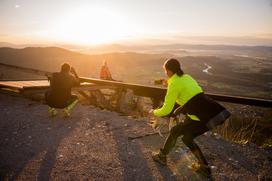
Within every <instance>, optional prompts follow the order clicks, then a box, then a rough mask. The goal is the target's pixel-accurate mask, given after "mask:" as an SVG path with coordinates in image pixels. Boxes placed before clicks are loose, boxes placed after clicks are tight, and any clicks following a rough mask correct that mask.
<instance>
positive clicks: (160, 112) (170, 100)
mask: <svg viewBox="0 0 272 181" xmlns="http://www.w3.org/2000/svg"><path fill="white" fill-rule="evenodd" d="M177 97H178V89H177V88H176V87H175V85H174V84H170V85H169V86H168V88H167V93H166V96H165V98H164V103H163V106H162V107H161V108H159V109H156V110H154V112H153V114H154V115H155V116H158V117H163V116H167V115H168V114H170V113H171V111H172V110H173V108H174V106H175V103H176V100H177Z"/></svg>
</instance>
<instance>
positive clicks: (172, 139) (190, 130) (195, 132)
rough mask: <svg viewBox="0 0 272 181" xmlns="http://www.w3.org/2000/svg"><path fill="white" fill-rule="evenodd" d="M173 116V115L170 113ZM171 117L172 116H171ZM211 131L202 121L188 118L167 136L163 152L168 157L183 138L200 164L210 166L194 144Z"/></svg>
mask: <svg viewBox="0 0 272 181" xmlns="http://www.w3.org/2000/svg"><path fill="white" fill-rule="evenodd" d="M170 114H171V113H170ZM169 116H171V115H169ZM208 130H209V129H208V128H207V127H206V125H205V124H204V123H202V122H201V121H195V120H192V119H190V118H189V117H186V119H185V121H184V123H181V124H178V125H177V126H175V127H173V128H172V129H171V131H170V133H169V135H168V136H167V138H166V140H165V143H164V146H163V148H162V149H161V152H162V153H163V154H165V155H167V154H168V153H169V152H170V151H171V150H172V149H173V147H174V146H175V144H176V141H177V139H178V137H179V136H183V137H182V141H183V143H184V144H185V145H186V146H187V147H188V148H189V149H190V151H191V152H192V153H193V154H194V155H195V157H196V158H197V159H198V161H199V163H200V164H205V165H208V162H207V161H206V159H205V157H204V155H203V153H202V152H201V150H200V148H199V147H198V145H197V144H196V143H195V142H194V138H196V137H197V136H200V135H202V134H203V133H205V132H206V131H208Z"/></svg>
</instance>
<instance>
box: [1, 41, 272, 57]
mask: <svg viewBox="0 0 272 181" xmlns="http://www.w3.org/2000/svg"><path fill="white" fill-rule="evenodd" d="M53 46H56V47H61V48H65V49H69V50H72V51H77V52H81V53H84V54H104V53H112V52H139V53H159V54H161V53H163V54H174V55H178V56H188V55H243V56H255V57H272V46H238V45H220V44H219V45H204V44H203V45H202V44H158V45H147V44H142V45H122V44H109V45H98V46H89V47H88V46H79V45H68V44H56V45H53ZM0 47H10V48H26V47H48V46H47V45H39V44H23V45H15V44H11V43H8V42H0Z"/></svg>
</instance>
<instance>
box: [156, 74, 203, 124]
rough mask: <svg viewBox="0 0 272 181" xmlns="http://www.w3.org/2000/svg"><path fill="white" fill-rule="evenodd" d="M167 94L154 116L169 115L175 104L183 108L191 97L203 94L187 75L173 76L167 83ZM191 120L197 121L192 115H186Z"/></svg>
mask: <svg viewBox="0 0 272 181" xmlns="http://www.w3.org/2000/svg"><path fill="white" fill-rule="evenodd" d="M167 83H168V87H167V93H166V96H165V99H164V104H163V106H162V107H161V108H159V109H156V110H154V115H155V116H159V117H163V116H167V115H168V114H170V113H171V111H172V110H173V108H174V105H175V103H177V104H179V105H181V106H183V105H184V104H186V103H187V102H188V101H189V100H190V99H191V98H192V97H194V96H195V95H197V94H199V93H201V92H203V90H202V88H201V87H200V86H199V85H198V83H197V82H196V81H195V80H194V79H193V78H192V77H191V76H190V75H188V74H184V75H182V76H178V75H176V74H174V75H173V76H172V77H170V78H169V79H168V81H167ZM188 116H189V117H190V118H191V119H193V120H199V119H198V118H197V117H196V116H194V115H188Z"/></svg>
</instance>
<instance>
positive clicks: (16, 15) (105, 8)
mask: <svg viewBox="0 0 272 181" xmlns="http://www.w3.org/2000/svg"><path fill="white" fill-rule="evenodd" d="M146 40H155V41H154V42H155V43H168V42H171V43H183V42H185V43H198V41H199V42H200V43H201V41H202V42H203V41H204V42H205V41H206V42H214V43H217V41H218V42H219V43H222V42H223V43H224V42H226V43H233V42H239V41H240V43H241V44H247V43H249V44H254V42H256V44H264V45H267V44H270V43H271V42H272V0H0V42H10V43H17V44H20V43H71V44H73V43H75V44H83V45H97V44H110V43H118V42H133V41H135V42H140V41H146ZM271 45H272V43H271Z"/></svg>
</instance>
